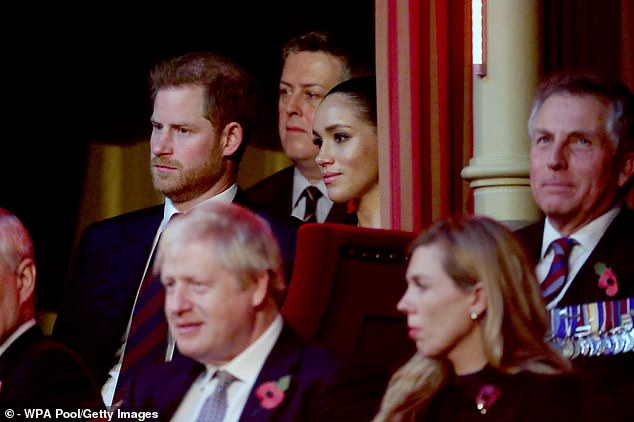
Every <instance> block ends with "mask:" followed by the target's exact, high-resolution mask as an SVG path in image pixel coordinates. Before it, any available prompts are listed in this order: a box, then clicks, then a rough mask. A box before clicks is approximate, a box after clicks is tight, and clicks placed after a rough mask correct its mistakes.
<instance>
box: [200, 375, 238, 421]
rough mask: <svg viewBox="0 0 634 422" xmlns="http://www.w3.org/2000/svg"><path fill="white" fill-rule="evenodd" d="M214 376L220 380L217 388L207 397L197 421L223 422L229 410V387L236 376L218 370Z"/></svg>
mask: <svg viewBox="0 0 634 422" xmlns="http://www.w3.org/2000/svg"><path fill="white" fill-rule="evenodd" d="M214 378H216V379H217V380H218V384H216V389H215V390H214V392H213V393H212V394H211V395H210V396H209V397H208V398H207V400H206V401H205V404H203V407H202V409H201V410H200V413H199V414H198V419H196V421H197V422H210V421H212V422H222V420H223V419H224V418H225V413H226V412H227V389H228V388H229V386H230V385H231V383H232V382H234V381H235V380H236V377H234V376H233V375H231V374H230V373H229V372H227V371H216V373H215V374H214Z"/></svg>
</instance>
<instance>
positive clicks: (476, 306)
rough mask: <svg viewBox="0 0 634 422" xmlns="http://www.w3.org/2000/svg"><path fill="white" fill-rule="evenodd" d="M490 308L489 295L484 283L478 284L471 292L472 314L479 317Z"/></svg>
mask: <svg viewBox="0 0 634 422" xmlns="http://www.w3.org/2000/svg"><path fill="white" fill-rule="evenodd" d="M487 308H488V302H487V295H486V290H485V289H484V286H483V285H482V283H476V285H475V286H473V290H472V291H471V303H470V308H469V311H470V312H475V313H477V314H478V315H482V314H483V313H485V312H486V310H487Z"/></svg>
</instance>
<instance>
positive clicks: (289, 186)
mask: <svg viewBox="0 0 634 422" xmlns="http://www.w3.org/2000/svg"><path fill="white" fill-rule="evenodd" d="M294 169H295V167H294V166H290V167H286V168H284V169H282V170H280V171H278V172H277V173H273V174H272V175H270V176H268V177H266V178H264V179H262V180H260V181H259V182H258V183H256V184H255V185H253V186H251V187H249V188H247V189H245V191H244V192H245V194H246V195H247V197H248V198H249V200H251V201H253V202H254V203H256V204H259V205H260V206H262V207H263V208H264V209H265V210H266V211H267V212H269V213H270V214H272V215H274V216H277V217H278V218H279V217H290V216H291V212H292V211H293V172H294ZM346 209H347V206H346V204H340V203H334V204H333V205H332V208H331V209H330V213H328V217H326V221H327V222H329V223H343V224H346V223H347V212H346ZM291 218H292V217H291ZM293 220H298V221H299V219H297V218H293ZM300 224H301V222H300Z"/></svg>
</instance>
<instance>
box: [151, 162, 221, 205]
mask: <svg viewBox="0 0 634 422" xmlns="http://www.w3.org/2000/svg"><path fill="white" fill-rule="evenodd" d="M155 163H161V164H164V165H166V166H169V167H172V168H174V169H175V171H174V172H170V173H169V174H166V173H164V172H161V171H158V170H157V169H155V168H154V165H152V167H151V169H152V183H153V185H154V189H156V190H157V191H159V192H161V193H162V194H163V195H165V196H166V197H168V198H169V199H170V200H172V201H173V202H186V201H190V200H192V199H195V198H197V197H199V196H201V195H203V194H204V193H205V192H207V191H209V190H210V189H211V188H212V187H213V186H214V185H215V184H216V183H217V182H218V181H219V180H220V179H221V177H222V176H223V175H224V174H225V172H226V171H228V170H227V165H226V163H225V162H224V161H223V160H222V158H221V159H219V160H214V159H213V158H211V157H210V158H209V159H208V160H206V161H204V162H202V163H200V165H198V166H196V167H190V168H187V169H185V168H184V166H183V165H182V164H181V163H179V162H177V161H169V162H167V161H161V160H159V159H153V160H152V164H155Z"/></svg>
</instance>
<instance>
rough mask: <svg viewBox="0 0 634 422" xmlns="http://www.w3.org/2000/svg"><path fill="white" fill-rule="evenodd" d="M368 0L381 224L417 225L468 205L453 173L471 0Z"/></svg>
mask: <svg viewBox="0 0 634 422" xmlns="http://www.w3.org/2000/svg"><path fill="white" fill-rule="evenodd" d="M376 6H377V8H376V10H377V16H376V25H377V27H376V34H377V79H378V84H379V94H378V95H379V103H380V105H379V109H380V112H379V115H380V116H379V133H380V135H383V137H382V139H385V138H387V139H389V146H385V145H384V146H383V148H382V149H381V152H382V156H383V159H382V162H381V165H382V167H381V170H382V171H381V186H382V191H381V194H382V206H383V207H384V208H385V207H387V209H388V212H387V213H385V214H386V215H387V216H388V217H387V218H384V222H385V221H386V220H387V224H384V225H387V226H388V227H389V228H393V229H399V230H414V231H419V230H421V229H422V228H423V227H425V226H427V225H429V224H430V223H432V222H433V221H435V220H437V219H439V218H445V217H447V216H449V215H451V214H460V213H465V212H471V210H472V204H471V200H470V196H469V187H468V185H467V183H465V182H464V181H463V180H462V178H461V177H460V171H461V170H462V168H463V167H465V166H466V165H467V162H468V160H469V158H470V157H471V155H472V125H471V121H472V118H471V115H472V113H471V97H472V82H471V78H472V76H471V75H472V72H471V45H470V40H471V29H470V28H471V26H470V21H471V2H470V1H455V0H431V1H421V0H406V1H401V0H377V2H376ZM381 107H383V109H382V108H381ZM381 110H383V111H384V112H385V114H384V116H385V117H383V118H382V117H381V114H382V113H381ZM386 179H387V180H386Z"/></svg>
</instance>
